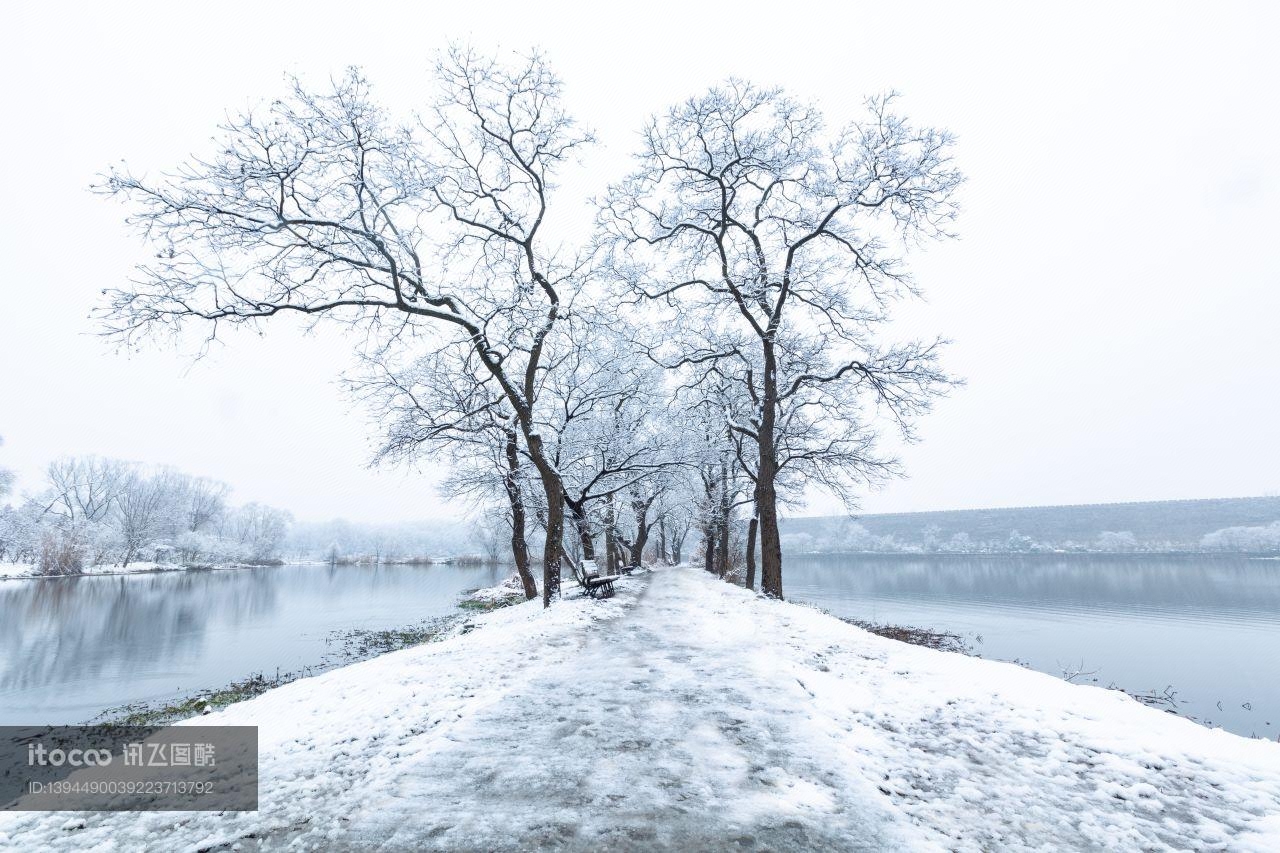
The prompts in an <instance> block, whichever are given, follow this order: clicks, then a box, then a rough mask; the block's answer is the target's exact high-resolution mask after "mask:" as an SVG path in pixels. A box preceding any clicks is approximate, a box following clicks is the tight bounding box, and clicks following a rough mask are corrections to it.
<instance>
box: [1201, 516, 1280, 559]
mask: <svg viewBox="0 0 1280 853" xmlns="http://www.w3.org/2000/svg"><path fill="white" fill-rule="evenodd" d="M1200 547H1201V548H1205V549H1207V550H1210V551H1247V552H1255V553H1256V552H1269V551H1280V521H1273V522H1271V523H1270V524H1267V525H1259V526H1257V527H1224V528H1222V529H1221V530H1215V531H1213V532H1212V533H1206V534H1205V535H1204V537H1203V538H1202V539H1201V540H1200Z"/></svg>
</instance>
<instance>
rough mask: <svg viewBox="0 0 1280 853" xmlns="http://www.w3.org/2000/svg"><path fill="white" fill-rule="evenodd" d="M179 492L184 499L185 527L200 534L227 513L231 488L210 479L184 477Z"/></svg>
mask: <svg viewBox="0 0 1280 853" xmlns="http://www.w3.org/2000/svg"><path fill="white" fill-rule="evenodd" d="M179 491H180V492H181V494H182V497H183V523H184V526H185V527H186V529H187V530H188V531H190V532H192V533H198V532H200V531H201V530H204V529H206V528H208V527H210V526H211V525H212V524H213V523H214V522H215V521H217V520H218V518H220V517H221V516H222V514H223V513H224V512H226V509H227V496H228V495H229V494H231V487H230V486H228V485H227V484H226V483H220V482H218V481H217V480H211V479H209V478H208V477H184V478H183V481H182V484H181V486H180V488H179Z"/></svg>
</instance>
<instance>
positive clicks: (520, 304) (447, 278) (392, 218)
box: [102, 49, 590, 604]
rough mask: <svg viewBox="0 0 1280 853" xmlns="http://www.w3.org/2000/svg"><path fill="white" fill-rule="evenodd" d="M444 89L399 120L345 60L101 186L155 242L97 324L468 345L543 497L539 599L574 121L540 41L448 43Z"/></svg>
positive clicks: (566, 292)
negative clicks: (532, 50) (165, 168)
mask: <svg viewBox="0 0 1280 853" xmlns="http://www.w3.org/2000/svg"><path fill="white" fill-rule="evenodd" d="M435 72H436V79H437V82H438V83H439V87H440V91H441V95H440V97H439V99H438V100H437V101H436V103H435V104H434V105H433V107H432V109H431V110H430V111H429V113H428V116H427V118H426V119H425V120H423V121H422V122H420V124H419V125H418V126H417V127H405V126H402V125H400V124H398V123H396V122H395V121H393V119H392V117H390V116H389V115H387V113H386V112H385V111H384V110H383V109H382V108H380V107H379V106H378V105H377V104H375V103H374V102H373V101H372V99H371V98H370V95H369V87H368V84H367V82H366V81H365V79H364V78H363V77H362V76H361V75H360V74H359V73H358V72H356V71H352V72H350V73H349V74H348V75H347V76H345V77H344V78H342V79H340V80H338V81H336V83H335V84H334V85H333V88H332V91H329V92H327V93H324V94H317V93H313V92H311V91H308V90H307V89H305V88H304V87H303V86H302V85H301V84H299V83H297V82H295V84H294V87H293V91H292V94H291V96H290V97H288V98H286V99H282V100H277V101H274V102H272V103H271V104H270V105H268V106H267V107H266V108H265V109H264V110H262V111H261V112H248V113H245V114H243V115H240V116H238V117H236V118H234V119H233V120H231V121H230V122H228V123H227V124H226V125H225V126H224V127H223V128H222V133H221V136H220V137H219V141H218V152H217V153H216V154H215V155H213V156H212V157H209V158H206V159H194V160H191V161H189V162H188V163H187V164H186V165H184V166H183V167H181V168H180V169H179V170H178V171H176V172H175V173H172V174H170V175H167V176H162V177H161V178H159V179H157V180H154V181H153V180H147V179H144V178H140V177H136V176H134V175H132V174H129V173H113V174H111V175H110V177H109V178H108V179H107V181H106V183H105V185H104V186H103V188H102V189H103V191H104V192H106V193H107V194H109V195H112V196H117V197H120V198H123V199H124V200H125V201H127V202H128V203H129V204H130V205H132V208H133V213H132V216H131V218H130V219H131V222H133V223H134V224H135V225H136V226H138V227H139V228H140V229H141V230H142V232H143V233H144V234H145V235H146V236H147V237H148V238H149V239H150V240H151V241H152V242H153V243H154V244H155V245H156V248H157V250H158V251H157V258H156V259H155V261H154V262H153V263H151V264H149V265H147V266H145V267H143V268H141V270H140V273H141V275H140V277H139V280H138V281H137V282H135V283H134V284H133V285H132V286H130V287H128V288H125V289H120V290H114V291H111V292H110V294H109V297H108V298H109V307H108V309H107V311H106V323H107V328H108V331H109V332H110V333H111V334H114V335H115V336H116V337H117V339H119V340H121V341H124V342H129V341H132V340H134V339H136V338H138V337H140V336H146V335H150V334H153V333H156V332H162V331H171V332H176V331H177V330H179V329H181V328H184V327H186V326H187V325H188V324H189V323H191V322H192V321H201V322H204V323H207V324H208V326H207V328H208V330H209V336H210V338H212V337H214V336H216V335H217V332H218V329H219V327H220V326H221V325H222V324H224V323H230V324H240V325H254V324H257V323H259V322H260V321H262V320H264V319H266V318H269V317H274V316H277V315H282V314H284V315H288V314H295V315H303V316H306V317H310V318H312V319H313V320H319V319H321V318H327V319H332V320H336V321H339V322H343V323H346V324H349V325H350V326H352V327H354V328H355V329H356V330H358V331H359V332H360V333H361V334H363V335H364V336H366V338H367V339H368V340H370V341H371V342H373V343H374V344H375V346H385V345H387V341H388V340H391V339H394V340H397V341H401V342H412V343H413V344H414V345H415V346H420V347H424V348H427V349H443V348H448V347H460V348H464V349H468V350H470V351H471V352H472V353H474V355H475V358H476V359H477V360H478V362H479V363H480V364H481V365H482V366H483V368H484V369H485V370H486V371H488V373H489V374H490V375H491V376H492V377H493V380H494V382H495V384H496V386H497V387H498V389H500V391H501V394H502V395H503V397H504V398H505V400H506V404H507V405H508V406H509V407H510V410H511V412H512V414H513V416H514V419H515V422H516V425H517V426H518V428H519V430H520V432H521V435H522V438H523V440H524V444H525V450H526V452H527V453H528V456H529V459H530V460H531V462H532V464H533V465H534V467H535V468H536V470H537V472H538V475H539V479H540V482H541V485H542V488H543V490H544V492H545V494H546V497H547V501H546V506H547V517H546V524H547V537H546V546H545V549H544V552H543V600H544V602H545V603H548V604H549V603H550V601H551V598H552V597H553V596H554V595H555V594H556V592H557V591H558V589H559V577H560V574H559V573H560V554H561V548H562V543H561V538H562V529H563V509H562V504H561V500H560V496H561V494H562V491H563V489H562V486H561V481H560V475H559V472H558V471H557V470H556V468H555V466H554V465H553V464H552V463H551V460H550V458H549V456H548V454H547V452H546V450H545V448H544V442H543V437H542V435H541V433H540V432H539V429H538V427H537V425H536V424H537V408H538V401H537V393H536V392H537V387H538V379H539V372H540V370H541V369H542V367H543V361H542V359H543V346H544V341H545V340H546V338H547V336H548V335H549V334H550V333H551V331H552V330H553V329H554V328H555V326H556V324H557V322H558V321H559V320H560V319H561V318H562V316H563V315H564V313H565V311H566V310H567V305H568V302H569V300H570V299H571V297H572V295H573V293H574V292H575V291H576V289H577V287H578V284H577V282H578V277H579V275H580V272H581V270H580V267H579V265H578V263H577V262H576V261H574V260H572V259H570V260H567V261H565V260H561V253H560V252H559V251H558V248H557V247H556V246H554V245H548V241H547V239H546V237H545V236H544V231H545V228H544V226H545V224H546V219H547V213H548V203H549V200H550V197H551V195H552V190H553V186H552V181H553V178H554V173H555V172H556V170H557V169H558V168H559V167H560V166H561V165H562V164H563V163H564V162H565V161H567V160H568V159H570V158H572V157H574V156H576V151H577V150H578V149H579V148H580V147H582V146H583V145H584V144H585V143H587V142H588V141H589V140H590V136H589V134H587V133H585V132H583V131H581V130H579V129H578V128H577V127H576V126H575V124H574V122H573V121H572V120H571V119H570V118H569V117H568V116H567V115H566V114H565V112H564V111H563V110H562V109H561V107H560V105H559V99H560V82H559V80H557V79H556V77H555V76H554V75H553V74H552V72H551V71H550V70H549V69H548V67H547V65H546V63H545V62H544V61H543V60H542V58H541V57H540V56H536V55H535V56H532V57H529V58H527V59H524V60H522V61H520V62H519V63H518V64H516V65H513V66H511V67H506V66H503V65H501V64H499V63H498V62H496V61H493V60H489V59H485V58H482V57H479V56H477V55H476V54H475V53H473V52H471V51H468V50H463V49H454V50H451V51H449V52H448V53H447V54H446V55H445V56H443V57H442V58H441V60H440V61H439V63H438V64H437V67H436V69H435Z"/></svg>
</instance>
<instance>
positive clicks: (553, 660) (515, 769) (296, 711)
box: [0, 569, 1280, 851]
mask: <svg viewBox="0 0 1280 853" xmlns="http://www.w3.org/2000/svg"><path fill="white" fill-rule="evenodd" d="M475 625H476V627H475V629H474V630H471V631H469V632H468V633H465V634H463V635H460V636H457V637H455V638H452V639H449V640H445V641H443V642H440V643H433V644H429V645H427V646H421V647H418V648H414V649H409V650H406V651H403V652H397V653H395V654H391V655H386V656H384V657H382V658H378V659H376V660H373V661H369V662H367V663H363V664H358V665H355V666H351V667H347V668H345V669H341V670H336V671H334V672H330V673H327V674H325V675H323V676H319V677H317V678H312V679H307V680H304V681H300V682H295V683H294V684H290V685H287V686H285V687H283V688H280V689H277V690H273V691H271V692H270V693H268V694H266V695H264V696H262V697H259V698H258V699H255V700H252V701H250V702H245V703H242V704H240V705H237V706H234V707H232V708H229V709H227V710H226V711H223V712H221V713H220V714H215V715H212V716H209V717H204V718H201V719H200V722H201V723H227V724H256V725H258V726H259V727H260V740H261V750H262V761H261V764H262V785H261V790H262V799H261V810H260V811H259V812H257V813H240V814H234V813H228V814H221V815H220V814H204V813H191V812H186V813H168V814H165V813H149V814H114V815H102V814H89V815H83V816H73V817H72V819H71V820H68V815H66V814H46V815H40V814H0V849H14V850H44V849H75V850H104V851H105V850H112V851H115V850H123V851H131V850H164V851H172V850H210V851H212V850H217V851H224V850H245V851H249V850H286V849H287V850H303V849H320V850H385V851H393V850H420V849H428V850H429V849H444V850H495V849H496V850H505V849H513V850H515V849H519V850H524V849H539V848H547V847H551V848H564V849H580V850H603V849H623V850H626V849H672V850H743V849H770V850H786V851H792V850H808V849H821V850H904V849H905V850H975V851H977V850H1023V849H1050V850H1061V849H1069V850H1089V849H1096V850H1165V849H1175V850H1177V849H1192V850H1214V849H1222V850H1257V851H1264V850H1266V851H1274V850H1280V745H1277V744H1274V743H1268V742H1262V741H1252V740H1246V739H1244V738H1240V737H1237V736H1235V735H1231V734H1227V733H1225V732H1221V731H1209V730H1207V729H1204V728H1202V727H1200V726H1197V725H1195V724H1194V723H1191V722H1188V721H1186V720H1181V719H1177V718H1174V717H1171V716H1169V715H1166V714H1163V713H1160V712H1157V711H1153V710H1150V709H1147V708H1144V707H1142V706H1141V705H1139V704H1138V703H1136V702H1134V701H1132V700H1130V699H1128V698H1127V697H1125V696H1123V695H1121V694H1118V693H1114V692H1111V691H1105V690H1101V689H1098V688H1093V687H1079V686H1072V685H1069V684H1065V683H1063V682H1061V681H1059V680H1058V679H1054V678H1051V677H1049V676H1045V675H1041V674H1039V673H1034V672H1029V671H1026V670H1023V669H1020V668H1018V667H1016V666H1013V665H1010V664H1001V663H994V662H988V661H982V660H977V659H973V658H966V657H963V656H960V655H952V654H945V653H941V652H934V651H931V650H928V649H921V648H916V647H912V646H905V645H902V644H900V643H895V642H893V641H890V640H885V639H881V638H879V637H875V636H872V635H870V634H867V633H866V632H863V631H861V630H859V629H857V628H853V627H851V626H848V625H845V624H844V623H842V622H839V621H838V620H835V619H833V618H831V617H828V616H825V615H823V614H821V613H818V612H817V611H814V610H811V609H808V608H804V607H798V606H793V605H787V604H781V603H778V602H770V601H765V600H763V599H759V598H756V597H755V596H752V595H750V594H749V593H747V592H745V591H744V590H741V589H737V588H734V587H731V586H729V585H727V584H724V583H721V582H719V581H716V580H715V579H713V578H710V577H708V576H706V575H705V574H703V573H701V572H699V571H697V570H693V569H667V570H662V571H659V572H656V573H653V574H651V575H642V576H638V577H635V578H632V579H629V580H627V581H625V582H623V583H620V584H619V592H618V595H617V597H616V598H614V599H612V600H609V601H604V602H595V601H589V600H573V599H571V600H567V601H564V602H561V603H559V604H557V605H556V606H554V607H552V608H551V609H550V611H547V612H543V611H542V610H541V609H540V608H539V607H538V606H537V605H536V603H535V604H533V605H521V606H518V607H513V608H508V609H506V610H501V611H498V612H495V613H493V614H490V615H487V616H484V617H481V618H479V619H477V620H475ZM81 818H83V820H81Z"/></svg>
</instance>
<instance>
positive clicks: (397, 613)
mask: <svg viewBox="0 0 1280 853" xmlns="http://www.w3.org/2000/svg"><path fill="white" fill-rule="evenodd" d="M505 574H506V571H505V570H504V569H502V568H499V567H465V568H464V567H454V566H378V567H360V566H335V567H331V566H282V567H275V568H258V569H243V570H234V571H194V572H174V573H165V574H149V575H119V576H104V577H79V578H56V579H47V580H30V581H7V582H0V724H22V723H57V722H80V721H82V720H84V719H87V718H88V717H90V716H92V715H94V714H96V713H97V712H98V711H100V710H103V709H104V708H106V707H109V706H114V705H119V704H122V703H125V702H132V701H137V700H140V699H153V698H160V697H164V696H169V695H176V694H178V693H180V692H186V691H191V690H196V689H200V688H204V687H214V686H221V685H223V684H225V683H228V682H230V681H232V680H235V679H238V678H241V677H243V676H245V675H248V674H249V673H250V672H255V671H265V672H272V671H274V670H276V669H280V670H282V671H288V670H291V669H298V668H301V667H303V666H309V665H314V664H316V663H317V662H318V661H319V659H320V658H321V656H322V655H323V654H324V652H325V650H326V645H325V637H326V636H327V635H328V634H329V632H330V631H333V630H337V629H343V628H350V627H367V628H383V627H393V626H397V625H404V624H408V623H411V622H416V621H420V620H422V619H427V618H430V617H432V616H437V615H442V614H444V613H448V612H453V605H454V602H455V600H456V597H457V595H458V593H460V592H461V591H463V590H465V589H469V588H473V587H477V586H488V585H492V584H494V583H497V582H499V581H500V580H501V579H502V577H503V576H505Z"/></svg>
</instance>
